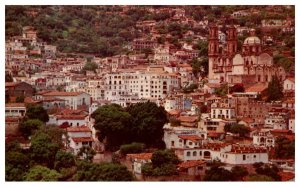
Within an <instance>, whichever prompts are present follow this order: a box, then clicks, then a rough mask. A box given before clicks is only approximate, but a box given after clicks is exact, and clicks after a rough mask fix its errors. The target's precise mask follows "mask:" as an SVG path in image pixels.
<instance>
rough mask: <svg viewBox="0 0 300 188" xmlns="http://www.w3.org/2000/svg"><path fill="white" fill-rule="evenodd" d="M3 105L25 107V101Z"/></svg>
mask: <svg viewBox="0 0 300 188" xmlns="http://www.w3.org/2000/svg"><path fill="white" fill-rule="evenodd" d="M5 107H24V108H25V107H26V106H25V103H6V104H5Z"/></svg>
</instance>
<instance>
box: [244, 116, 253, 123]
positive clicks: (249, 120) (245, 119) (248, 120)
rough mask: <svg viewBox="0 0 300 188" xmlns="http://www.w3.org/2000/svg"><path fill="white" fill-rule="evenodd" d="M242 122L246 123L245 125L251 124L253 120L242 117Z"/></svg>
mask: <svg viewBox="0 0 300 188" xmlns="http://www.w3.org/2000/svg"><path fill="white" fill-rule="evenodd" d="M242 121H244V122H246V123H253V122H254V119H253V118H249V117H243V118H242Z"/></svg>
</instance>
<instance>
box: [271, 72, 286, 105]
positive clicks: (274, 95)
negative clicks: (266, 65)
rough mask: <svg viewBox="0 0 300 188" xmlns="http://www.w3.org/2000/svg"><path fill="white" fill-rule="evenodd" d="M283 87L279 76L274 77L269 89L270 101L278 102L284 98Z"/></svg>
mask: <svg viewBox="0 0 300 188" xmlns="http://www.w3.org/2000/svg"><path fill="white" fill-rule="evenodd" d="M282 91H283V86H282V84H281V82H280V80H279V79H278V77H277V76H273V77H272V80H271V82H270V83H269V85H268V88H267V95H268V101H276V100H280V99H282V98H283V92H282Z"/></svg>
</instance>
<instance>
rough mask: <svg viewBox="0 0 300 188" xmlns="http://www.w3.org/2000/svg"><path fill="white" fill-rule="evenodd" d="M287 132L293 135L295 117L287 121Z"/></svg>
mask: <svg viewBox="0 0 300 188" xmlns="http://www.w3.org/2000/svg"><path fill="white" fill-rule="evenodd" d="M289 130H291V131H292V132H293V133H295V116H293V117H291V118H290V119H289Z"/></svg>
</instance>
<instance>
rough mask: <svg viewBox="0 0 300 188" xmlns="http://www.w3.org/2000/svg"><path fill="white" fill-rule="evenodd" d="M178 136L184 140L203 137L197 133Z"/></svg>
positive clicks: (196, 139)
mask: <svg viewBox="0 0 300 188" xmlns="http://www.w3.org/2000/svg"><path fill="white" fill-rule="evenodd" d="M178 137H179V138H181V139H183V140H191V141H193V142H196V141H198V140H201V138H200V137H199V136H197V135H179V136H178Z"/></svg>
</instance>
